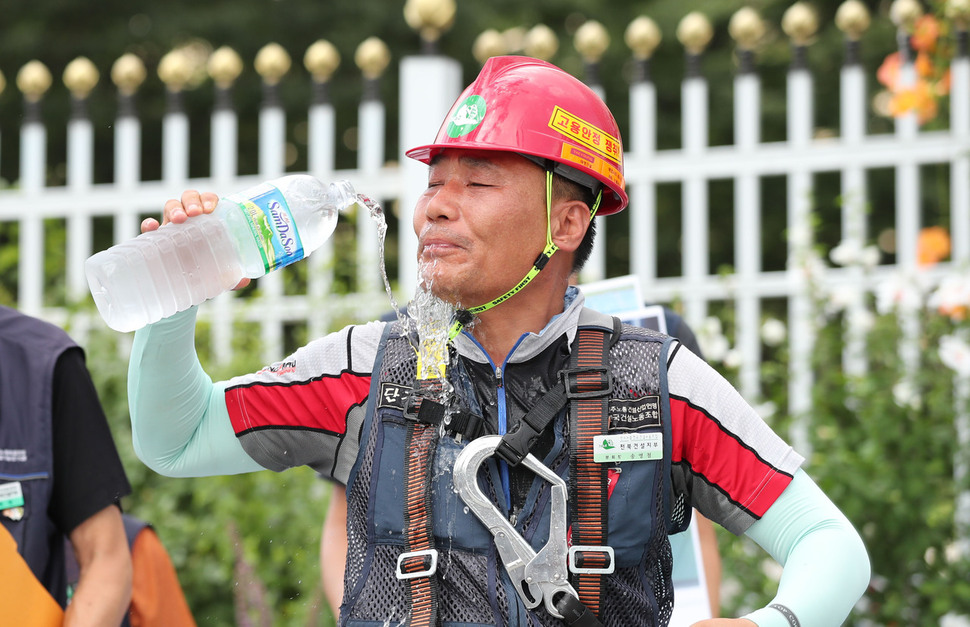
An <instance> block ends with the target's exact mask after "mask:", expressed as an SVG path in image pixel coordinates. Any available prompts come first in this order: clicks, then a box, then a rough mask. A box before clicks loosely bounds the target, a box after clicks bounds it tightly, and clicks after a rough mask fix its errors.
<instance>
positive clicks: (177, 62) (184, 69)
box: [158, 49, 192, 189]
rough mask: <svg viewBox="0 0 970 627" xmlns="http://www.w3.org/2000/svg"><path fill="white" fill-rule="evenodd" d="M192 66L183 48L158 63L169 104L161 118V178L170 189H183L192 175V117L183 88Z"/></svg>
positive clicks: (172, 52)
mask: <svg viewBox="0 0 970 627" xmlns="http://www.w3.org/2000/svg"><path fill="white" fill-rule="evenodd" d="M191 71H192V68H191V66H190V65H189V61H188V59H187V58H186V55H185V54H184V53H183V52H182V51H181V50H178V49H176V50H172V51H170V52H168V53H167V54H166V55H165V56H163V57H162V59H161V61H160V62H159V64H158V77H159V78H160V79H162V82H163V83H165V94H166V107H165V115H164V116H163V118H162V180H163V181H164V182H165V185H166V186H168V187H171V189H181V188H182V187H184V186H185V182H186V181H187V180H188V178H189V118H188V116H186V115H185V105H184V103H183V100H184V98H183V92H182V90H183V89H184V88H185V84H186V82H187V81H188V79H189V77H190V74H191Z"/></svg>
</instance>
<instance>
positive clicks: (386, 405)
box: [377, 381, 411, 410]
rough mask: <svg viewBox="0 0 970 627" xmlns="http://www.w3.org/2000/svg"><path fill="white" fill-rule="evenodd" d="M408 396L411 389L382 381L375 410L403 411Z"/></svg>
mask: <svg viewBox="0 0 970 627" xmlns="http://www.w3.org/2000/svg"><path fill="white" fill-rule="evenodd" d="M410 394H411V388H410V387H409V386H407V385H400V384H398V383H388V382H387V381H384V382H382V383H381V397H380V402H379V403H378V405H377V408H378V409H401V410H403V409H404V405H405V403H406V402H407V399H408V396H409V395H410Z"/></svg>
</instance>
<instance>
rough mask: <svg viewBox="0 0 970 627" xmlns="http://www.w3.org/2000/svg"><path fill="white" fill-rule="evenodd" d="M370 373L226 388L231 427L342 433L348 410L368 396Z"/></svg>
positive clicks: (239, 431) (345, 428)
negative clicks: (367, 374) (297, 429)
mask: <svg viewBox="0 0 970 627" xmlns="http://www.w3.org/2000/svg"><path fill="white" fill-rule="evenodd" d="M370 379H371V378H370V376H366V377H364V376H360V375H354V374H350V373H347V372H344V373H341V374H340V376H339V377H324V378H322V379H314V380H312V381H307V382H305V383H291V384H287V385H280V384H268V383H256V384H252V385H246V386H240V387H235V388H230V389H227V390H226V407H227V408H228V410H229V418H230V420H231V421H232V428H233V430H234V431H235V432H236V435H239V434H240V433H242V432H243V431H248V430H249V429H259V428H265V427H284V428H286V427H295V428H303V429H316V430H320V431H328V432H330V433H337V434H343V433H345V432H346V430H347V412H349V411H350V409H351V408H352V407H354V406H356V405H360V404H361V403H363V402H364V399H366V398H367V393H368V390H369V389H370Z"/></svg>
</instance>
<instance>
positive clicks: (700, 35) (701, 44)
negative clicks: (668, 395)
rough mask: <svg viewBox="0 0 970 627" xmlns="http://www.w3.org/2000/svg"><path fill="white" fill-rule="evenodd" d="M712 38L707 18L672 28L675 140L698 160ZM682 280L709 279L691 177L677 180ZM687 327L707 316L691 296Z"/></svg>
mask: <svg viewBox="0 0 970 627" xmlns="http://www.w3.org/2000/svg"><path fill="white" fill-rule="evenodd" d="M712 36H713V29H712V27H711V23H710V22H709V21H708V19H707V17H705V16H704V15H702V14H701V13H698V12H696V11H695V12H692V13H688V14H687V15H686V16H685V17H684V19H682V20H681V21H680V24H679V25H678V26H677V39H678V40H680V43H681V44H683V46H684V48H685V49H686V71H685V73H684V81H683V84H682V85H681V100H682V111H683V112H682V114H681V116H682V117H681V135H682V141H683V152H684V154H685V156H689V157H696V158H702V157H703V156H704V153H705V152H706V151H707V146H708V103H707V100H708V93H707V92H708V90H707V80H706V79H705V78H704V77H703V76H702V75H701V56H702V53H703V51H704V49H705V48H706V47H707V44H708V43H710V41H711V37H712ZM683 186H684V188H683V200H682V204H683V218H682V219H683V229H682V233H681V238H682V240H683V242H684V245H683V247H682V248H683V260H684V261H683V277H684V280H685V281H686V282H687V284H692V283H693V284H695V285H701V284H703V283H704V281H705V279H706V278H707V275H708V273H709V268H708V266H709V264H710V260H709V257H710V245H709V238H708V233H709V219H708V181H707V179H705V178H703V176H701V175H700V174H697V173H696V172H694V171H690V172H686V173H685V174H684V179H683ZM684 314H685V318H686V319H687V322H688V324H690V325H691V326H692V327H694V328H700V327H701V324H702V323H703V321H704V318H705V317H706V316H707V297H706V296H704V295H703V294H701V293H699V292H698V291H697V290H688V291H686V292H685V293H684Z"/></svg>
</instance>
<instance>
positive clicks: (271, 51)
mask: <svg viewBox="0 0 970 627" xmlns="http://www.w3.org/2000/svg"><path fill="white" fill-rule="evenodd" d="M291 63H292V62H291V60H290V54H289V53H288V52H287V51H286V50H284V49H283V46H281V45H279V44H277V43H270V44H266V45H265V46H263V47H262V48H260V50H259V52H257V53H256V61H255V63H254V64H253V65H254V66H255V68H256V73H257V74H259V75H260V76H261V77H262V78H263V82H264V83H265V84H267V85H277V84H279V82H280V79H281V78H283V76H284V75H285V74H286V73H287V72H289V71H290V65H291Z"/></svg>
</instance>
